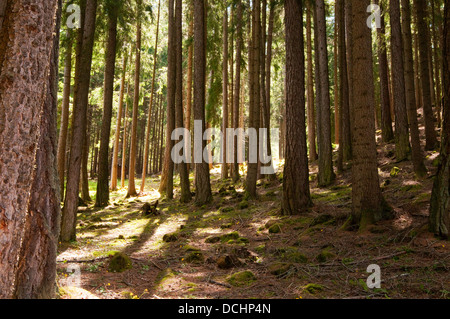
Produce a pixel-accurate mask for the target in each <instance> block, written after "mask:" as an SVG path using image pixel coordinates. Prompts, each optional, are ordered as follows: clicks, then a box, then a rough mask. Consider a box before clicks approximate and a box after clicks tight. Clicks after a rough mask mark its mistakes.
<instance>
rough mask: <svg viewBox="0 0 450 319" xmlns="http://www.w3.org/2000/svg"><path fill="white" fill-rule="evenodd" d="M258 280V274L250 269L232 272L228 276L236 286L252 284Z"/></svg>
mask: <svg viewBox="0 0 450 319" xmlns="http://www.w3.org/2000/svg"><path fill="white" fill-rule="evenodd" d="M256 280H257V279H256V276H255V275H254V274H253V273H252V272H251V271H250V270H244V271H240V272H237V273H234V274H232V275H231V276H230V277H228V279H227V282H228V283H229V284H230V285H232V286H235V287H243V286H248V285H250V284H252V283H253V282H255V281H256Z"/></svg>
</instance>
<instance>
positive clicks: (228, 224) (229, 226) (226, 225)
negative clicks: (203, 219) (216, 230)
mask: <svg viewBox="0 0 450 319" xmlns="http://www.w3.org/2000/svg"><path fill="white" fill-rule="evenodd" d="M231 227H233V223H226V224H223V225H221V226H220V228H221V229H227V228H231Z"/></svg>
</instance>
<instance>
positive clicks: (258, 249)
mask: <svg viewBox="0 0 450 319" xmlns="http://www.w3.org/2000/svg"><path fill="white" fill-rule="evenodd" d="M255 251H256V252H257V253H258V254H263V253H264V252H265V251H266V245H265V244H262V245H259V246H258V247H256V248H255Z"/></svg>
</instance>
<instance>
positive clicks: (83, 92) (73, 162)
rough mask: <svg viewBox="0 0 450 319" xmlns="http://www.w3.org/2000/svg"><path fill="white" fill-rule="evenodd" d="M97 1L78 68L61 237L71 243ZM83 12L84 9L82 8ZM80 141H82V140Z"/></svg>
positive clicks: (90, 9) (86, 17)
mask: <svg viewBox="0 0 450 319" xmlns="http://www.w3.org/2000/svg"><path fill="white" fill-rule="evenodd" d="M96 11H97V0H92V1H87V2H86V9H85V14H82V18H81V24H82V25H83V28H82V29H81V31H82V32H83V36H82V41H81V47H80V59H79V64H78V68H76V71H75V72H76V75H75V76H76V77H77V79H78V81H76V82H75V88H74V95H75V103H74V107H73V115H72V117H73V123H72V133H71V135H72V142H71V150H70V159H69V166H68V172H67V185H66V198H65V200H64V208H63V211H62V221H61V240H62V241H63V242H68V241H71V240H75V239H76V234H75V227H76V220H77V211H78V193H79V183H80V169H81V162H82V151H83V145H84V141H85V137H86V126H87V125H86V115H87V108H88V97H89V84H90V79H91V62H92V51H93V46H94V34H95V21H96V16H97V15H96ZM82 12H84V10H82ZM80 141H81V142H80Z"/></svg>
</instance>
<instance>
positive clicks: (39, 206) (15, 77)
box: [0, 0, 59, 299]
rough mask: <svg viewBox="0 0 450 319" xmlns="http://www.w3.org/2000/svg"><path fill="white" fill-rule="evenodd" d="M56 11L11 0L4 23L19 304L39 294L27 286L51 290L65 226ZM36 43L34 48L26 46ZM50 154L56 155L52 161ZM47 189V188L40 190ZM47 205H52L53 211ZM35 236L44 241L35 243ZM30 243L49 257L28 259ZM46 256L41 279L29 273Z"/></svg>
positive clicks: (1, 209)
mask: <svg viewBox="0 0 450 319" xmlns="http://www.w3.org/2000/svg"><path fill="white" fill-rule="evenodd" d="M3 5H5V4H4V3H3V2H2V4H1V5H0V8H1V7H2V6H3ZM56 9H57V1H56V0H53V1H35V2H34V6H30V5H28V6H26V5H23V2H22V1H14V0H10V1H8V2H7V3H6V7H4V15H2V16H1V20H0V21H1V22H0V23H1V27H0V92H1V94H0V163H1V164H0V167H1V168H0V170H1V175H2V178H1V180H0V203H1V204H0V242H1V243H2V244H1V245H0V256H1V258H0V298H1V299H7V298H13V297H14V294H15V292H16V293H18V294H20V295H26V294H31V295H33V294H34V292H33V291H30V289H31V288H30V287H29V286H28V284H29V283H31V281H32V282H34V283H35V284H36V290H37V291H35V292H36V293H37V294H40V292H39V290H40V289H41V288H42V289H45V290H46V289H47V287H49V286H47V285H48V284H50V285H53V286H52V287H54V280H53V279H54V278H55V277H54V276H55V268H54V267H55V263H54V261H52V259H51V258H52V257H53V256H56V254H55V252H56V251H55V250H54V248H55V247H56V246H55V242H51V239H52V237H53V236H54V235H55V232H56V231H57V228H54V227H55V226H56V227H58V226H59V224H58V223H57V220H55V219H54V218H57V216H58V214H57V213H58V209H59V206H58V205H53V204H55V202H56V204H59V202H58V200H59V189H58V181H57V178H58V177H57V172H56V169H55V168H56V162H55V152H54V151H55V147H56V145H55V143H56V132H54V131H53V130H52V132H50V128H52V129H55V127H54V126H53V125H55V123H54V122H53V120H55V119H56V117H54V116H56V114H55V113H53V112H55V110H54V109H53V108H54V107H55V104H54V103H53V102H54V98H55V95H54V93H55V91H54V84H55V82H53V80H56V79H55V77H53V75H56V73H55V70H56V69H55V59H56V56H57V53H56V52H55V51H53V52H52V49H53V50H56V49H57V48H56V47H55V46H54V43H56V42H57V40H55V35H54V32H55V24H56V21H55V12H56ZM58 29H59V28H58ZM12 35H14V36H12ZM29 43H33V45H27V46H24V44H29ZM30 70H39V72H32V71H30ZM49 111H50V112H52V116H53V117H51V116H48V117H44V116H41V115H42V114H45V115H49ZM17 119H20V120H17ZM47 121H48V122H47ZM45 133H49V135H45ZM50 133H52V135H50ZM43 135H44V136H43ZM49 144H51V145H49ZM40 148H41V149H40ZM44 148H45V151H48V152H51V154H46V153H45V151H44ZM45 156H48V158H51V159H52V161H51V162H48V163H47V162H45V161H44V162H43V163H42V164H43V165H44V166H41V165H40V164H41V163H40V162H39V160H40V159H42V157H45ZM46 164H48V165H46ZM43 171H47V172H49V173H50V175H48V178H49V181H48V180H43V181H40V180H39V178H40V177H42V174H43ZM47 172H46V173H47ZM40 182H42V184H39V183H40ZM50 182H51V183H50ZM37 184H39V186H42V190H43V192H42V193H39V190H38V189H37V187H36V186H37ZM38 193H39V196H40V197H41V200H43V201H45V200H47V202H46V203H42V202H37V201H36V197H37V194H38ZM44 198H45V199H44ZM44 204H48V207H47V208H48V211H46V207H45V206H44ZM34 209H36V212H35V214H36V216H35V218H36V219H35V220H42V219H44V220H45V219H46V218H48V221H49V223H50V224H49V225H48V226H49V232H48V233H47V234H48V238H46V235H47V234H46V233H43V232H42V231H45V229H42V228H40V226H41V225H37V224H36V225H33V221H32V220H31V219H30V218H31V217H33V216H30V215H31V214H33V213H34V212H33V213H32V212H31V210H34ZM55 224H56V225H55ZM32 227H36V228H32ZM35 235H37V237H38V238H36V237H34V236H35ZM24 236H26V237H25V238H24ZM28 236H30V237H28ZM31 237H33V238H35V239H36V242H35V243H37V242H39V241H40V242H41V243H42V247H40V249H39V252H40V253H42V255H41V256H36V258H34V257H33V256H31V255H29V253H30V252H33V253H34V251H30V249H29V248H28V247H27V245H28V243H29V240H30V238H31ZM36 252H38V251H36ZM52 253H54V255H53V256H52V255H51V254H52ZM47 254H48V256H49V258H50V260H49V262H48V264H47V265H45V257H44V256H46V255H47ZM40 257H43V260H42V261H43V264H41V265H42V267H40V268H37V267H36V268H33V269H32V270H34V271H36V273H35V275H36V276H34V275H33V274H32V273H31V272H29V271H30V268H29V265H30V264H31V265H33V266H38V265H39V264H40V260H39V258H40ZM52 262H53V264H52ZM27 263H28V264H27ZM25 275H29V279H30V282H27V283H24V282H23V281H22V280H23V279H24V276H25ZM51 276H53V279H52V277H51ZM40 278H43V280H42V281H41V280H40ZM47 281H49V282H47ZM20 285H27V287H23V286H22V288H24V290H22V291H19V290H20V288H21V287H20ZM16 288H19V290H16ZM42 293H45V291H42ZM50 293H54V291H53V292H50ZM33 297H34V296H33ZM36 297H38V296H36Z"/></svg>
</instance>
